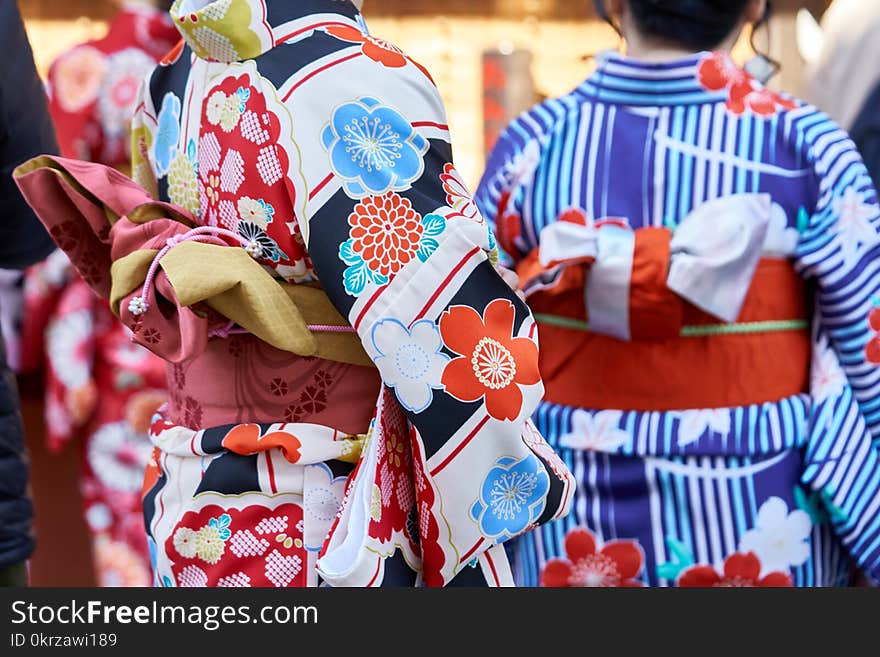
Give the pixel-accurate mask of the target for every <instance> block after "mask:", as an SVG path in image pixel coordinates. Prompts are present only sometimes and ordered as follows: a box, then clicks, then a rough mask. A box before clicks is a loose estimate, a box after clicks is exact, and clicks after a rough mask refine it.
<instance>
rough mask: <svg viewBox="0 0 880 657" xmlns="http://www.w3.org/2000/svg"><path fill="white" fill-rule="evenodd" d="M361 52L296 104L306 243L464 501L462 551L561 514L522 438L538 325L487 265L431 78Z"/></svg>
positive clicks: (534, 394) (424, 444) (428, 453)
mask: <svg viewBox="0 0 880 657" xmlns="http://www.w3.org/2000/svg"><path fill="white" fill-rule="evenodd" d="M354 61H356V62H357V66H353V67H351V68H350V69H348V70H345V69H344V68H343V67H342V66H340V70H339V71H338V72H337V77H336V78H335V79H334V82H335V83H337V84H331V83H328V84H326V85H323V86H322V87H321V88H320V98H319V97H318V92H317V91H316V93H315V94H314V95H310V96H301V97H300V98H299V99H294V100H293V102H292V104H291V107H293V108H296V107H299V108H300V118H299V123H300V125H301V126H303V125H308V124H309V123H311V125H312V129H317V130H319V132H318V134H317V135H309V134H308V133H304V132H300V133H298V135H299V136H300V141H299V144H298V145H299V147H300V153H301V155H302V162H303V163H304V167H305V169H304V171H305V177H306V180H307V181H308V180H311V181H313V182H310V183H307V188H309V189H310V191H309V201H308V204H307V211H306V213H305V214H306V217H305V219H306V222H307V225H306V230H304V231H303V233H304V237H305V239H306V243H307V246H308V251H309V254H310V256H311V258H312V261H313V263H314V267H315V270H316V272H317V274H318V277H319V278H320V281H321V284H322V286H323V288H324V289H325V290H326V292H327V294H328V296H329V297H330V299H331V300H332V302H333V303H334V305H335V306H336V307H337V308H338V309H339V311H340V312H341V313H342V314H343V316H345V317H347V318H348V319H349V322H350V323H351V325H352V326H353V327H354V328H355V329H356V331H357V332H358V334H359V336H360V338H361V341H362V343H363V345H364V347H365V349H366V351H367V353H368V354H369V355H370V356H371V358H372V359H373V361H374V363H375V364H376V367H377V368H378V370H379V372H380V374H381V377H382V380H383V382H384V384H385V385H386V386H387V387H388V388H389V389H390V390H392V391H393V393H394V395H395V396H396V399H397V401H398V402H399V404H400V406H401V407H402V408H403V409H404V411H405V413H406V415H407V418H408V419H409V421H410V422H411V424H412V425H413V426H414V429H415V434H416V435H417V436H418V437H419V440H420V441H421V446H420V450H421V449H423V453H424V457H425V461H426V466H427V467H426V468H425V469H426V471H427V473H428V476H429V477H431V479H432V481H433V482H434V484H435V485H436V486H437V489H438V490H439V491H440V495H441V496H444V499H445V501H444V503H443V508H444V509H446V510H447V511H449V509H450V508H452V507H454V508H455V509H460V510H461V511H462V512H461V517H462V520H461V521H460V522H458V521H450V523H449V524H450V526H451V532H452V534H454V535H455V534H457V532H459V531H461V535H468V536H469V538H468V539H467V540H469V541H470V544H468V545H465V544H464V542H462V543H461V544H459V545H458V547H459V548H462V549H463V551H462V552H461V553H460V554H464V553H465V552H467V549H468V548H470V547H471V545H472V544H473V540H472V539H471V538H470V534H469V532H473V531H474V527H478V528H479V535H481V536H482V537H481V538H479V540H480V541H483V542H485V544H486V547H484V548H483V549H486V548H488V546H489V545H494V544H497V543H500V542H502V541H504V540H506V539H508V538H510V537H512V536H515V535H517V534H520V533H522V532H523V531H526V530H527V529H529V528H531V527H533V526H535V525H536V524H538V523H539V522H546V521H547V520H548V519H550V518H551V517H554V516H555V515H556V514H557V512H559V511H560V510H561V509H562V508H563V507H565V503H564V502H563V501H562V498H563V497H565V498H566V499H567V498H568V492H569V491H570V485H569V483H568V480H567V479H566V478H565V477H564V476H562V477H560V476H556V475H554V474H553V473H550V474H548V472H549V470H550V466H548V465H547V462H546V461H545V460H543V459H542V458H541V457H540V456H539V455H537V454H536V453H535V452H533V451H532V450H530V448H529V445H528V444H527V442H526V439H525V438H524V431H525V428H526V422H527V420H528V418H529V417H530V415H531V414H532V412H533V411H534V410H535V408H536V407H537V405H538V402H539V401H540V399H541V396H542V394H543V384H542V382H541V377H540V374H539V371H538V344H537V335H536V327H535V322H534V320H533V318H532V316H531V313H530V311H529V309H528V307H527V306H526V305H525V304H524V303H523V302H522V301H521V300H520V299H519V298H518V297H517V295H516V294H515V293H514V292H513V290H511V289H510V287H509V286H508V285H507V284H506V283H505V282H504V280H503V279H502V278H501V276H500V275H499V274H498V273H497V271H496V269H495V267H494V265H493V244H492V242H493V240H492V236H491V233H490V230H489V226H488V224H487V222H486V221H485V220H484V219H483V217H482V215H481V214H480V212H479V211H478V209H477V207H476V204H475V203H474V201H473V200H472V197H471V195H470V193H469V192H468V190H467V188H466V186H465V184H464V183H463V181H462V179H461V177H460V176H459V174H458V173H457V172H456V170H455V168H454V166H453V164H452V149H451V143H450V137H449V129H448V126H447V125H446V117H445V111H444V108H443V104H442V101H441V100H440V96H439V93H438V91H437V89H436V88H435V87H434V85H433V83H431V82H430V80H429V78H428V77H427V76H426V75H425V74H424V72H423V70H422V69H421V68H420V67H417V66H406V67H401V68H398V69H392V68H386V67H383V66H382V65H381V64H379V63H378V62H373V61H371V60H369V59H367V58H366V57H361V58H359V59H357V60H354ZM294 84H295V83H294ZM297 100H298V101H299V102H297ZM304 106H309V107H311V108H312V109H313V111H314V114H313V115H312V116H311V117H302V108H303V107H304ZM294 117H295V118H294V120H295V121H296V115H295V114H294ZM314 137H317V138H318V139H319V142H318V144H316V145H311V146H310V139H311V140H312V143H313V140H314ZM301 223H302V222H301ZM502 471H503V472H508V473H510V476H512V477H514V479H517V478H518V477H519V476H520V475H522V477H523V481H527V482H528V486H527V488H528V490H527V491H526V494H525V497H524V498H523V504H522V505H516V509H513V508H511V509H509V510H504V509H501V510H499V509H498V508H496V506H497V504H496V502H497V500H495V498H492V495H491V491H490V489H491V487H492V482H497V481H500V479H498V478H497V477H501V476H502V475H501V473H502ZM502 478H503V477H502ZM505 481H506V479H505ZM517 481H519V479H517ZM489 498H492V499H489ZM493 500H494V501H493ZM493 505H494V506H493ZM490 506H491V507H492V509H491V510H490V509H489V507H490ZM507 511H509V513H508V512H507ZM465 517H467V519H465ZM453 542H455V540H453ZM480 544H482V543H478V545H480ZM478 555H479V550H477V548H475V552H474V553H473V554H472V556H474V557H475V556H478Z"/></svg>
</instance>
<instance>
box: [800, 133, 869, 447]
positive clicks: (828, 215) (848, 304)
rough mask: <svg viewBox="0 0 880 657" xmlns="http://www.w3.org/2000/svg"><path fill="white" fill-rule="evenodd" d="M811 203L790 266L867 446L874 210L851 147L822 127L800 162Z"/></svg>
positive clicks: (864, 171)
mask: <svg viewBox="0 0 880 657" xmlns="http://www.w3.org/2000/svg"><path fill="white" fill-rule="evenodd" d="M807 157H808V159H809V160H810V161H811V164H812V169H813V174H814V179H815V196H816V199H817V201H816V203H815V208H814V209H813V211H812V214H811V215H810V216H809V221H808V222H807V225H806V226H805V227H804V230H802V232H801V237H800V241H799V244H798V248H797V254H796V259H797V266H798V268H799V270H800V271H801V273H802V275H803V276H804V277H805V278H806V279H808V280H811V281H813V282H814V283H815V286H816V304H817V311H818V321H819V322H821V324H822V326H823V328H824V329H825V331H827V334H828V337H829V340H830V345H831V347H832V348H833V350H834V352H835V353H836V355H837V358H838V359H839V361H840V364H841V366H842V367H843V371H844V372H845V374H846V378H847V381H848V383H849V385H850V386H851V387H852V389H853V392H854V393H855V397H856V399H857V400H858V404H859V407H860V409H861V412H862V414H863V415H864V417H865V420H866V421H867V424H868V428H869V430H870V432H871V435H872V436H873V437H874V439H875V440H877V439H880V333H878V331H880V205H878V203H877V192H876V190H875V189H874V185H873V183H872V181H871V178H870V176H869V174H868V171H867V169H866V168H865V165H864V163H863V162H862V158H861V157H860V155H859V153H858V151H857V150H856V147H855V145H854V144H853V142H852V141H851V140H850V138H849V136H848V135H847V134H846V133H845V132H844V131H843V130H841V129H840V128H838V127H837V126H836V125H835V124H834V123H832V122H831V121H830V120H825V122H824V123H822V124H819V126H818V128H817V129H815V131H814V132H813V136H812V145H811V146H810V147H809V152H808V155H807Z"/></svg>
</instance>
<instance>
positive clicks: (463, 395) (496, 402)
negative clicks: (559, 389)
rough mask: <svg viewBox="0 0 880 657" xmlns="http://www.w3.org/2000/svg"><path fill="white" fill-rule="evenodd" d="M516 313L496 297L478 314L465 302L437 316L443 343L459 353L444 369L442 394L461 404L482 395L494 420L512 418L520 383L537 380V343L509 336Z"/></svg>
mask: <svg viewBox="0 0 880 657" xmlns="http://www.w3.org/2000/svg"><path fill="white" fill-rule="evenodd" d="M515 317H516V312H515V310H514V307H513V304H512V303H511V302H510V301H508V300H507V299H496V300H495V301H493V302H492V303H490V304H489V305H488V306H487V307H486V310H485V312H484V313H483V316H482V317H481V316H480V315H479V313H477V311H476V310H474V309H473V308H471V307H470V306H453V307H452V308H450V309H449V310H447V311H446V312H445V313H443V316H442V317H441V318H440V335H441V336H442V338H443V343H444V344H445V345H446V346H447V347H448V348H449V349H451V350H452V351H454V352H455V353H457V354H461V356H460V357H458V358H454V359H452V360H451V361H449V363H448V364H447V365H446V367H445V368H444V370H443V374H442V376H441V379H440V380H441V382H442V383H443V385H444V387H445V389H446V392H448V393H449V394H450V395H452V396H453V397H455V398H456V399H460V400H461V401H466V402H472V401H477V400H478V399H482V398H485V400H486V411H487V412H488V413H489V415H490V416H492V417H493V418H495V419H496V420H515V419H516V418H517V417H518V416H519V413H520V410H521V409H522V403H523V396H522V391H521V390H520V387H519V386H520V385H534V384H536V383H538V382H539V381H540V380H541V377H540V374H539V373H538V345H536V344H535V342H534V341H533V340H531V339H529V338H520V337H513V322H514V319H515Z"/></svg>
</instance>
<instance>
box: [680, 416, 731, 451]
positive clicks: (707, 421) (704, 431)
mask: <svg viewBox="0 0 880 657" xmlns="http://www.w3.org/2000/svg"><path fill="white" fill-rule="evenodd" d="M676 415H677V416H678V418H679V425H678V445H679V447H684V446H686V445H690V444H691V443H694V442H696V441H698V440H699V439H700V438H702V437H703V436H704V435H708V436H711V435H713V434H720V435H722V436H726V435H727V434H729V433H730V410H729V409H726V408H709V409H696V410H688V411H679V412H677V413H676Z"/></svg>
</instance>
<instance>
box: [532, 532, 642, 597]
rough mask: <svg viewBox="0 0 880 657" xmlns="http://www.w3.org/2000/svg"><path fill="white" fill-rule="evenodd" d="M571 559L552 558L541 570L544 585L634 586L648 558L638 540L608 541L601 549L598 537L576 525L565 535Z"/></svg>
mask: <svg viewBox="0 0 880 657" xmlns="http://www.w3.org/2000/svg"><path fill="white" fill-rule="evenodd" d="M565 554H566V556H567V557H568V558H567V559H550V560H549V561H548V562H547V565H546V566H545V567H544V571H543V572H542V573H541V586H550V587H566V588H568V587H633V586H636V587H638V586H644V584H642V582H640V581H638V580H637V579H635V578H636V577H637V576H638V575H639V573H640V572H641V571H642V568H643V566H644V562H645V558H644V553H643V552H642V548H641V546H639V544H638V543H637V542H636V541H608V542H607V543H605V545H604V546H603V547H602V549H601V550H597V545H596V536H595V535H594V534H593V532H591V531H590V530H589V529H586V528H584V527H576V528H575V529H572V530H571V531H570V532H568V535H567V536H566V537H565Z"/></svg>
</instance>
